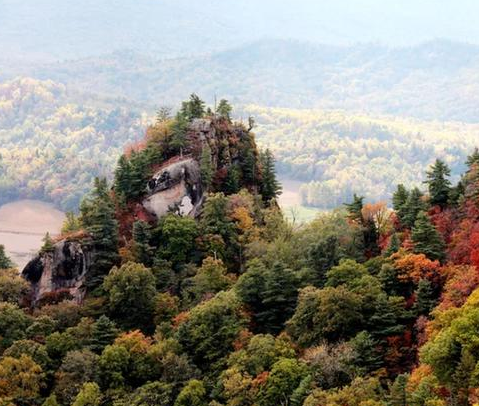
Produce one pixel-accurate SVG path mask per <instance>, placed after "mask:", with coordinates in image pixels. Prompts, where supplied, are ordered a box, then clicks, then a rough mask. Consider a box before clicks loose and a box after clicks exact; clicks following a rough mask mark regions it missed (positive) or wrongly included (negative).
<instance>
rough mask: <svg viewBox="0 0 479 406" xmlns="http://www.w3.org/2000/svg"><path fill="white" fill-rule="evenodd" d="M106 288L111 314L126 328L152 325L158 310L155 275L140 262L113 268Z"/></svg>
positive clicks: (106, 280)
mask: <svg viewBox="0 0 479 406" xmlns="http://www.w3.org/2000/svg"><path fill="white" fill-rule="evenodd" d="M103 288H104V289H105V291H106V292H107V295H108V308H109V312H110V315H111V317H112V318H113V319H114V320H116V321H117V322H118V324H119V325H120V326H122V327H123V328H125V329H135V328H140V329H142V330H145V331H149V330H151V328H152V321H153V314H154V309H155V296H156V288H155V277H154V276H153V274H152V273H151V271H150V270H149V269H148V268H145V267H144V266H143V265H141V264H136V263H134V262H128V263H126V264H124V265H122V266H121V267H120V268H116V267H115V268H113V269H112V270H111V271H110V273H109V274H108V276H107V277H106V278H105V281H104V283H103Z"/></svg>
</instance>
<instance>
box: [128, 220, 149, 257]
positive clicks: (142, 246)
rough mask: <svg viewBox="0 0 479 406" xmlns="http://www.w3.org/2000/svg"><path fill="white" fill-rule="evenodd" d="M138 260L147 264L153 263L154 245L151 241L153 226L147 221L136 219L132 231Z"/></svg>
mask: <svg viewBox="0 0 479 406" xmlns="http://www.w3.org/2000/svg"><path fill="white" fill-rule="evenodd" d="M132 236H133V241H134V253H135V259H136V262H138V263H141V264H143V265H146V266H151V265H152V263H153V247H152V246H151V245H150V242H151V227H150V225H149V224H148V223H147V222H146V221H141V220H139V221H135V222H134V223H133V231H132Z"/></svg>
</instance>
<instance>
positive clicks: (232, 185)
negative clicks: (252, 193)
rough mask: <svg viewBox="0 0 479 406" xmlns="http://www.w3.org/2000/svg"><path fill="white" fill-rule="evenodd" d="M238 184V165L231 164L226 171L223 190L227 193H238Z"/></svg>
mask: <svg viewBox="0 0 479 406" xmlns="http://www.w3.org/2000/svg"><path fill="white" fill-rule="evenodd" d="M240 185H241V183H240V171H239V168H238V165H236V164H233V165H231V166H230V167H229V168H228V173H227V175H226V179H225V183H224V192H225V193H226V194H228V195H232V194H234V193H238V192H239V190H240Z"/></svg>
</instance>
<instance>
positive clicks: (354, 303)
mask: <svg viewBox="0 0 479 406" xmlns="http://www.w3.org/2000/svg"><path fill="white" fill-rule="evenodd" d="M204 123H208V124H209V125H210V126H211V127H210V128H213V129H214V131H213V130H211V129H210V133H212V134H215V137H213V138H205V137H203V138H202V137H199V138H198V137H193V136H192V134H193V135H194V134H197V133H194V132H192V129H193V128H197V127H198V125H199V124H201V125H203V124H204ZM253 128H254V122H253V120H251V119H250V120H248V124H242V123H235V122H233V121H232V120H231V106H230V104H229V103H228V102H227V101H226V100H221V101H220V103H219V104H218V106H217V108H216V109H211V108H207V107H206V106H205V103H203V102H202V101H201V100H200V99H199V98H198V97H197V96H196V95H192V97H191V98H190V99H189V100H188V101H185V102H184V103H183V104H182V106H181V108H180V109H179V110H178V113H177V114H175V115H171V114H170V112H169V111H168V110H166V109H164V110H161V111H160V112H159V114H158V117H157V120H156V122H155V123H154V124H153V125H151V126H150V127H149V128H148V129H147V132H146V137H145V139H144V140H143V141H140V142H138V143H136V144H134V145H132V146H130V147H129V148H128V149H127V151H126V152H125V154H124V155H122V156H121V158H120V159H119V161H118V165H117V168H116V170H115V176H114V179H113V181H112V183H109V182H108V181H107V180H106V179H100V178H97V179H96V180H95V182H94V187H93V189H92V190H91V192H90V193H88V194H87V195H86V196H85V197H84V199H83V201H82V203H81V205H80V214H79V216H75V215H73V214H70V215H69V216H68V218H67V221H66V223H65V225H64V228H63V234H62V236H61V237H60V238H59V239H58V240H56V241H53V240H52V239H51V238H50V237H49V236H46V238H45V244H44V246H43V248H42V251H41V253H40V254H39V255H41V258H46V259H48V258H50V259H51V258H53V257H54V252H55V250H56V249H57V246H58V244H61V243H62V242H63V243H64V242H65V241H79V242H81V243H82V244H85V246H88V247H90V248H89V249H90V250H91V255H92V258H93V261H92V266H91V268H90V269H89V270H88V273H87V275H86V276H85V278H86V280H85V286H84V289H85V290H84V292H83V293H84V294H83V295H81V296H76V298H77V299H79V300H72V296H71V294H72V292H71V291H69V290H68V289H60V290H55V291H51V292H48V293H46V294H44V295H42V296H41V297H40V298H39V300H36V301H32V300H31V298H32V295H31V292H30V289H31V286H30V285H29V284H28V283H27V282H26V281H25V280H24V279H22V278H21V277H19V276H18V274H17V272H16V271H15V270H12V269H11V267H12V264H11V262H10V261H9V259H8V258H7V257H5V255H4V254H3V252H1V250H0V268H1V269H2V270H1V272H0V300H1V302H0V354H1V357H0V403H1V404H2V405H9V406H10V405H18V406H23V405H25V406H30V405H32V406H33V405H45V406H47V405H48V406H55V405H65V406H66V405H74V406H86V405H95V406H99V405H115V406H118V405H137V406H140V405H142V406H143V405H165V406H169V405H171V406H191V405H195V406H221V405H223V406H240V405H242V406H248V405H250V406H278V405H288V406H296V405H298V406H300V405H303V406H324V405H328V406H344V405H347V406H406V405H421V406H422V405H424V406H426V405H427V406H445V405H459V406H462V405H464V406H465V405H469V404H474V403H477V401H478V396H479V394H478V392H477V388H478V387H479V381H478V376H479V375H478V374H479V351H478V347H477V345H478V344H477V343H478V335H477V331H476V326H477V325H478V323H479V319H478V317H479V313H478V310H477V302H478V300H479V299H478V295H479V290H478V287H479V273H478V269H477V267H478V266H479V252H478V249H477V242H478V241H479V200H478V196H479V151H478V150H475V151H472V154H471V155H470V156H469V157H468V158H467V160H466V162H465V166H464V167H465V172H464V174H463V175H462V176H461V177H460V179H458V181H457V182H454V183H452V182H451V180H450V174H451V170H450V168H449V167H448V165H447V163H446V162H444V161H443V160H440V159H438V160H436V161H435V162H434V164H433V165H431V167H430V168H429V169H428V170H427V171H426V172H425V173H424V182H425V186H426V189H427V193H422V192H421V191H420V190H419V189H418V188H406V187H404V186H403V185H399V186H397V189H396V191H395V193H394V196H393V204H394V210H389V209H388V208H387V207H386V206H385V204H384V203H366V202H365V198H364V197H363V196H362V195H354V196H353V198H352V199H351V200H350V201H349V202H347V203H346V204H345V205H343V206H342V207H340V208H338V209H337V210H335V211H332V212H330V213H326V214H322V215H320V216H318V217H317V219H315V220H314V221H313V222H311V223H309V224H307V225H303V226H301V227H298V226H295V225H294V224H291V223H288V221H286V220H285V219H284V217H283V215H282V213H281V211H280V209H279V208H278V206H277V203H276V198H277V196H278V194H279V193H280V185H279V184H278V182H277V179H276V175H275V171H274V158H273V156H272V154H271V153H270V152H269V151H268V150H264V151H258V149H257V147H256V143H255V136H254V134H253V132H252V129H253ZM211 131H212V132H211ZM200 133H201V132H200ZM184 156H188V157H190V156H191V157H192V159H194V160H196V161H197V162H198V165H199V168H200V172H201V188H202V189H203V190H204V192H205V199H204V202H203V203H202V209H201V212H200V213H198V215H197V216H195V217H189V216H185V217H184V216H180V215H178V214H177V213H178V212H177V210H176V208H172V209H171V212H170V213H168V214H166V215H165V216H162V217H160V218H154V217H152V216H148V215H147V214H146V213H145V212H144V210H143V209H142V208H141V202H142V199H144V197H145V194H146V193H147V188H146V183H148V184H150V182H149V181H148V179H150V178H151V176H152V174H153V173H154V172H155V171H156V170H157V169H158V168H159V167H161V165H165V164H168V163H169V162H170V163H171V162H175V161H174V160H175V159H176V160H177V159H184ZM179 157H180V158H179ZM385 168H386V166H385V167H384V169H385ZM63 276H65V275H63Z"/></svg>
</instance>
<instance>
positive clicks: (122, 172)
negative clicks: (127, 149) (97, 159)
mask: <svg viewBox="0 0 479 406" xmlns="http://www.w3.org/2000/svg"><path fill="white" fill-rule="evenodd" d="M132 182H133V179H132V171H131V164H130V162H129V161H128V158H127V157H126V156H125V155H122V156H120V159H119V160H118V164H117V166H116V169H115V183H114V189H115V193H116V195H117V197H118V198H121V197H122V198H124V199H129V198H130V197H131V191H132Z"/></svg>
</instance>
